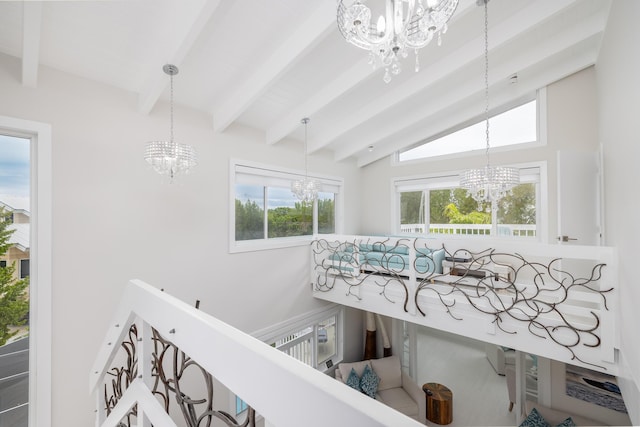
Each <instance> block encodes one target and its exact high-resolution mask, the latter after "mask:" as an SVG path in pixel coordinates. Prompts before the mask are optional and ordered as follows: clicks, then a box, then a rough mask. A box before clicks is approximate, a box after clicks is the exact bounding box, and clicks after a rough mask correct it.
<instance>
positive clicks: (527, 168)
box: [391, 161, 548, 242]
mask: <svg viewBox="0 0 640 427" xmlns="http://www.w3.org/2000/svg"><path fill="white" fill-rule="evenodd" d="M509 166H512V167H515V168H518V169H520V171H521V173H522V174H523V176H525V177H526V176H534V175H537V177H538V179H537V181H535V180H531V179H526V178H525V181H524V182H523V183H527V182H536V183H537V186H536V237H535V238H528V237H525V238H520V237H511V236H499V235H498V234H497V233H496V232H495V230H496V229H497V226H498V224H497V221H496V215H497V212H496V211H495V210H492V221H491V224H492V228H491V232H492V233H491V234H489V235H470V234H467V235H461V234H458V235H450V234H447V235H442V234H436V233H429V232H428V231H427V232H425V233H420V234H421V235H423V236H429V237H441V236H446V238H447V239H506V240H516V241H523V242H524V241H533V242H546V241H548V188H547V162H546V161H540V162H530V163H520V164H512V165H509ZM460 173H462V170H458V171H448V172H441V173H433V174H425V175H419V176H410V177H395V178H392V180H391V191H392V192H393V195H392V200H393V203H392V214H391V229H392V230H394V232H395V233H396V234H398V235H415V234H416V233H404V232H402V231H401V230H400V218H401V211H400V210H401V203H400V193H401V192H404V191H422V190H438V189H448V188H455V187H458V188H459V187H460V185H459V181H460ZM400 189H404V191H400ZM426 217H427V215H425V222H426V224H428V223H429V222H428V221H427V220H426ZM426 224H425V225H426ZM426 230H428V227H426Z"/></svg>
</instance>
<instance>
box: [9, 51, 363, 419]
mask: <svg viewBox="0 0 640 427" xmlns="http://www.w3.org/2000/svg"><path fill="white" fill-rule="evenodd" d="M20 76H21V73H20V62H19V61H18V60H17V59H15V58H11V57H7V56H0V93H1V94H2V98H3V102H1V103H0V115H4V116H9V117H16V118H22V119H28V120H35V121H38V122H44V123H49V124H51V125H52V145H53V258H54V259H53V284H52V286H53V325H52V327H53V349H52V363H53V390H52V405H53V424H52V425H53V426H56V427H61V426H71V427H73V426H87V425H91V424H92V423H93V417H94V413H93V409H94V407H95V401H94V400H92V398H91V397H90V396H89V393H88V375H89V369H90V367H91V364H92V363H93V359H94V357H95V355H96V352H97V348H98V345H99V344H100V342H101V340H102V339H103V337H104V333H105V331H106V329H107V328H108V327H110V325H109V322H110V321H111V316H112V315H113V312H114V305H115V304H116V303H117V301H118V299H119V297H120V294H121V290H122V288H123V286H124V284H125V283H126V282H127V281H128V280H129V279H131V278H139V279H142V280H144V281H147V282H148V283H150V284H152V285H153V286H156V287H158V288H164V289H165V290H166V291H167V292H169V293H171V294H172V295H174V296H176V297H178V298H180V299H182V300H184V301H186V302H189V303H195V301H196V300H197V299H198V300H200V301H201V305H200V307H201V309H202V310H204V311H206V312H208V313H210V314H212V315H214V316H216V317H218V318H220V319H222V320H224V321H226V322H228V323H230V324H232V325H233V326H235V327H238V328H240V329H242V330H245V331H253V330H257V329H261V328H263V327H265V326H268V325H270V324H274V323H279V322H281V321H283V320H286V319H288V318H290V317H293V316H296V315H299V314H301V313H304V312H306V311H308V310H311V309H313V308H316V307H318V306H321V305H323V304H324V303H323V302H321V301H319V300H315V299H313V298H312V297H311V293H310V291H309V287H308V285H306V286H305V285H303V284H304V283H307V282H308V281H307V280H306V278H307V277H308V273H307V271H306V270H307V269H308V266H309V263H308V259H309V258H308V257H309V254H308V250H307V247H305V246H302V247H297V248H292V249H281V250H273V251H260V252H252V253H243V254H233V255H230V254H228V253H227V249H228V245H227V239H228V234H229V233H228V206H227V204H228V203H227V201H228V194H229V183H228V168H229V158H230V157H235V158H240V159H246V160H252V161H259V162H261V163H267V164H272V165H281V166H283V167H286V168H290V169H302V144H301V143H294V142H285V143H282V144H278V145H276V146H267V145H266V144H265V143H264V135H263V134H261V133H259V132H256V131H254V130H252V129H248V128H244V127H239V126H236V127H233V128H231V129H229V130H228V131H227V132H225V133H224V134H216V133H214V132H213V130H212V121H211V118H210V117H209V116H207V115H204V114H200V113H196V112H194V111H191V110H188V109H185V108H182V107H180V106H176V111H175V117H176V125H175V133H176V139H177V140H178V141H180V142H185V143H189V144H192V145H194V146H195V148H196V149H197V150H198V153H199V159H200V164H199V166H198V169H197V171H196V172H195V174H193V175H190V176H187V177H185V178H184V179H181V180H179V181H178V182H177V183H175V184H172V185H169V184H166V183H162V182H161V179H160V176H159V175H157V174H156V173H155V172H153V171H152V170H151V169H149V168H148V167H147V166H146V163H145V162H144V160H143V158H142V153H143V149H144V144H145V142H146V141H149V140H152V139H156V138H167V137H168V136H169V135H168V133H169V111H168V105H167V104H166V103H160V104H159V105H158V106H157V107H156V108H155V109H154V111H153V112H152V113H151V114H150V115H144V114H140V113H138V112H137V110H136V106H137V98H136V96H135V95H134V94H132V93H128V92H125V91H120V90H115V89H113V88H110V87H108V86H106V85H101V84H97V83H94V82H91V81H87V80H83V79H79V78H75V77H72V76H70V75H68V74H64V73H60V72H57V71H54V70H50V69H48V68H46V67H41V68H40V71H39V81H38V88H37V89H32V88H26V87H23V86H22V85H21V84H20ZM180 78H188V76H187V75H184V76H182V75H181V76H180ZM309 169H310V171H319V172H322V173H323V174H327V175H335V176H341V177H343V178H344V180H345V190H346V197H345V201H346V209H345V220H346V224H345V225H346V227H345V230H347V231H348V232H354V230H353V227H354V224H356V222H357V221H356V213H355V209H354V206H353V205H352V204H351V202H350V201H351V200H353V199H354V198H355V196H356V194H357V193H356V190H357V188H358V170H357V169H356V168H355V167H354V166H353V165H352V164H350V163H341V164H335V163H334V162H333V161H332V159H331V158H330V157H329V156H326V155H325V156H322V155H314V156H312V157H310V159H309ZM212 350H213V349H212Z"/></svg>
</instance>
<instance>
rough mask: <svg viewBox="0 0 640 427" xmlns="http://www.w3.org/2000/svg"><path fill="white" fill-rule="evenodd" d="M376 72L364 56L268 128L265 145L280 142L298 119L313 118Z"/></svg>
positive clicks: (292, 128) (293, 128) (296, 123)
mask: <svg viewBox="0 0 640 427" xmlns="http://www.w3.org/2000/svg"><path fill="white" fill-rule="evenodd" d="M377 71H378V70H374V69H373V67H371V65H370V64H369V63H368V59H367V57H366V56H364V57H363V59H362V60H361V61H359V62H358V63H357V64H356V65H354V66H352V67H351V68H349V69H348V70H347V71H345V72H344V73H342V74H341V75H340V76H338V77H337V78H335V79H333V80H331V82H330V83H329V84H328V85H326V86H325V87H323V88H322V89H320V90H318V91H316V92H315V93H314V94H313V95H312V96H310V97H309V98H308V99H307V100H306V101H305V102H303V103H302V104H299V105H297V106H295V107H294V108H293V109H292V110H289V112H287V113H286V114H285V115H284V116H283V117H281V118H280V119H278V121H276V122H275V123H274V124H273V125H271V126H269V127H268V128H267V130H266V140H267V141H266V142H267V144H275V143H276V142H279V141H281V140H282V139H284V138H285V137H287V135H289V134H291V132H293V131H294V130H295V129H296V128H297V127H298V126H299V123H300V117H313V116H314V115H315V113H317V112H318V111H320V110H321V109H322V108H324V107H326V106H327V105H329V104H330V103H332V102H333V101H335V100H336V98H338V97H340V96H341V95H342V94H344V93H345V92H347V91H348V90H349V89H351V88H352V87H354V86H355V85H357V84H358V83H359V82H361V81H362V79H364V78H366V77H368V76H369V75H371V74H373V73H374V72H377Z"/></svg>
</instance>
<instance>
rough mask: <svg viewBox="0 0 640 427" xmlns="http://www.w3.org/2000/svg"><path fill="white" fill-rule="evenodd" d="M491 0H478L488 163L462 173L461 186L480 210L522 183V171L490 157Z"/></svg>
mask: <svg viewBox="0 0 640 427" xmlns="http://www.w3.org/2000/svg"><path fill="white" fill-rule="evenodd" d="M488 2H489V0H478V4H479V5H484V96H485V110H484V114H485V123H486V131H485V135H486V150H485V154H486V158H487V165H486V166H485V167H483V168H480V169H471V170H467V171H464V172H463V173H462V174H460V186H461V187H462V188H464V189H466V190H467V191H468V192H469V194H471V197H473V198H474V199H475V200H476V201H477V202H478V210H481V209H482V203H493V202H496V201H498V200H500V199H502V198H503V197H504V196H506V195H507V193H508V192H509V191H511V189H512V188H513V187H515V186H516V185H518V184H520V171H519V170H518V169H517V168H513V167H506V166H491V162H490V158H489V148H490V144H489V13H488V8H487V3H488Z"/></svg>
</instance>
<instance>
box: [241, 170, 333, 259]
mask: <svg viewBox="0 0 640 427" xmlns="http://www.w3.org/2000/svg"><path fill="white" fill-rule="evenodd" d="M238 174H240V175H242V174H245V175H249V174H250V175H253V176H255V177H257V178H258V179H260V178H264V180H265V181H268V180H277V181H279V182H286V181H290V182H293V181H294V180H297V179H302V178H304V176H305V174H304V172H300V171H296V170H291V169H286V168H281V167H278V166H271V165H265V164H261V163H256V162H250V161H244V160H238V159H231V160H230V162H229V253H241V252H250V251H259V250H267V249H280V248H289V247H294V246H303V245H308V244H309V242H311V241H312V240H313V236H314V235H316V234H318V203H317V200H315V201H314V202H313V209H312V215H313V232H312V234H311V235H304V236H291V237H271V238H269V237H267V238H262V239H253V240H242V241H236V238H235V237H236V236H235V233H236V215H235V200H236V197H235V196H236V184H237V181H238V179H237V176H238ZM308 176H309V177H310V178H314V179H317V180H319V181H320V182H321V183H322V184H323V185H326V186H329V187H331V189H332V190H335V192H334V191H327V190H324V191H323V192H325V193H334V194H335V201H334V209H335V212H334V218H335V234H341V233H342V232H343V231H342V227H343V206H344V203H343V202H344V180H343V179H342V178H339V177H334V176H328V175H320V174H309V175H308ZM264 188H268V185H267V183H266V182H265V186H264ZM266 193H267V192H266V191H265V195H266ZM265 203H267V200H266V199H265ZM266 218H267V211H266V210H265V221H266ZM267 226H268V225H267V223H266V222H265V224H264V227H265V231H266V230H267ZM265 234H266V233H265Z"/></svg>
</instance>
